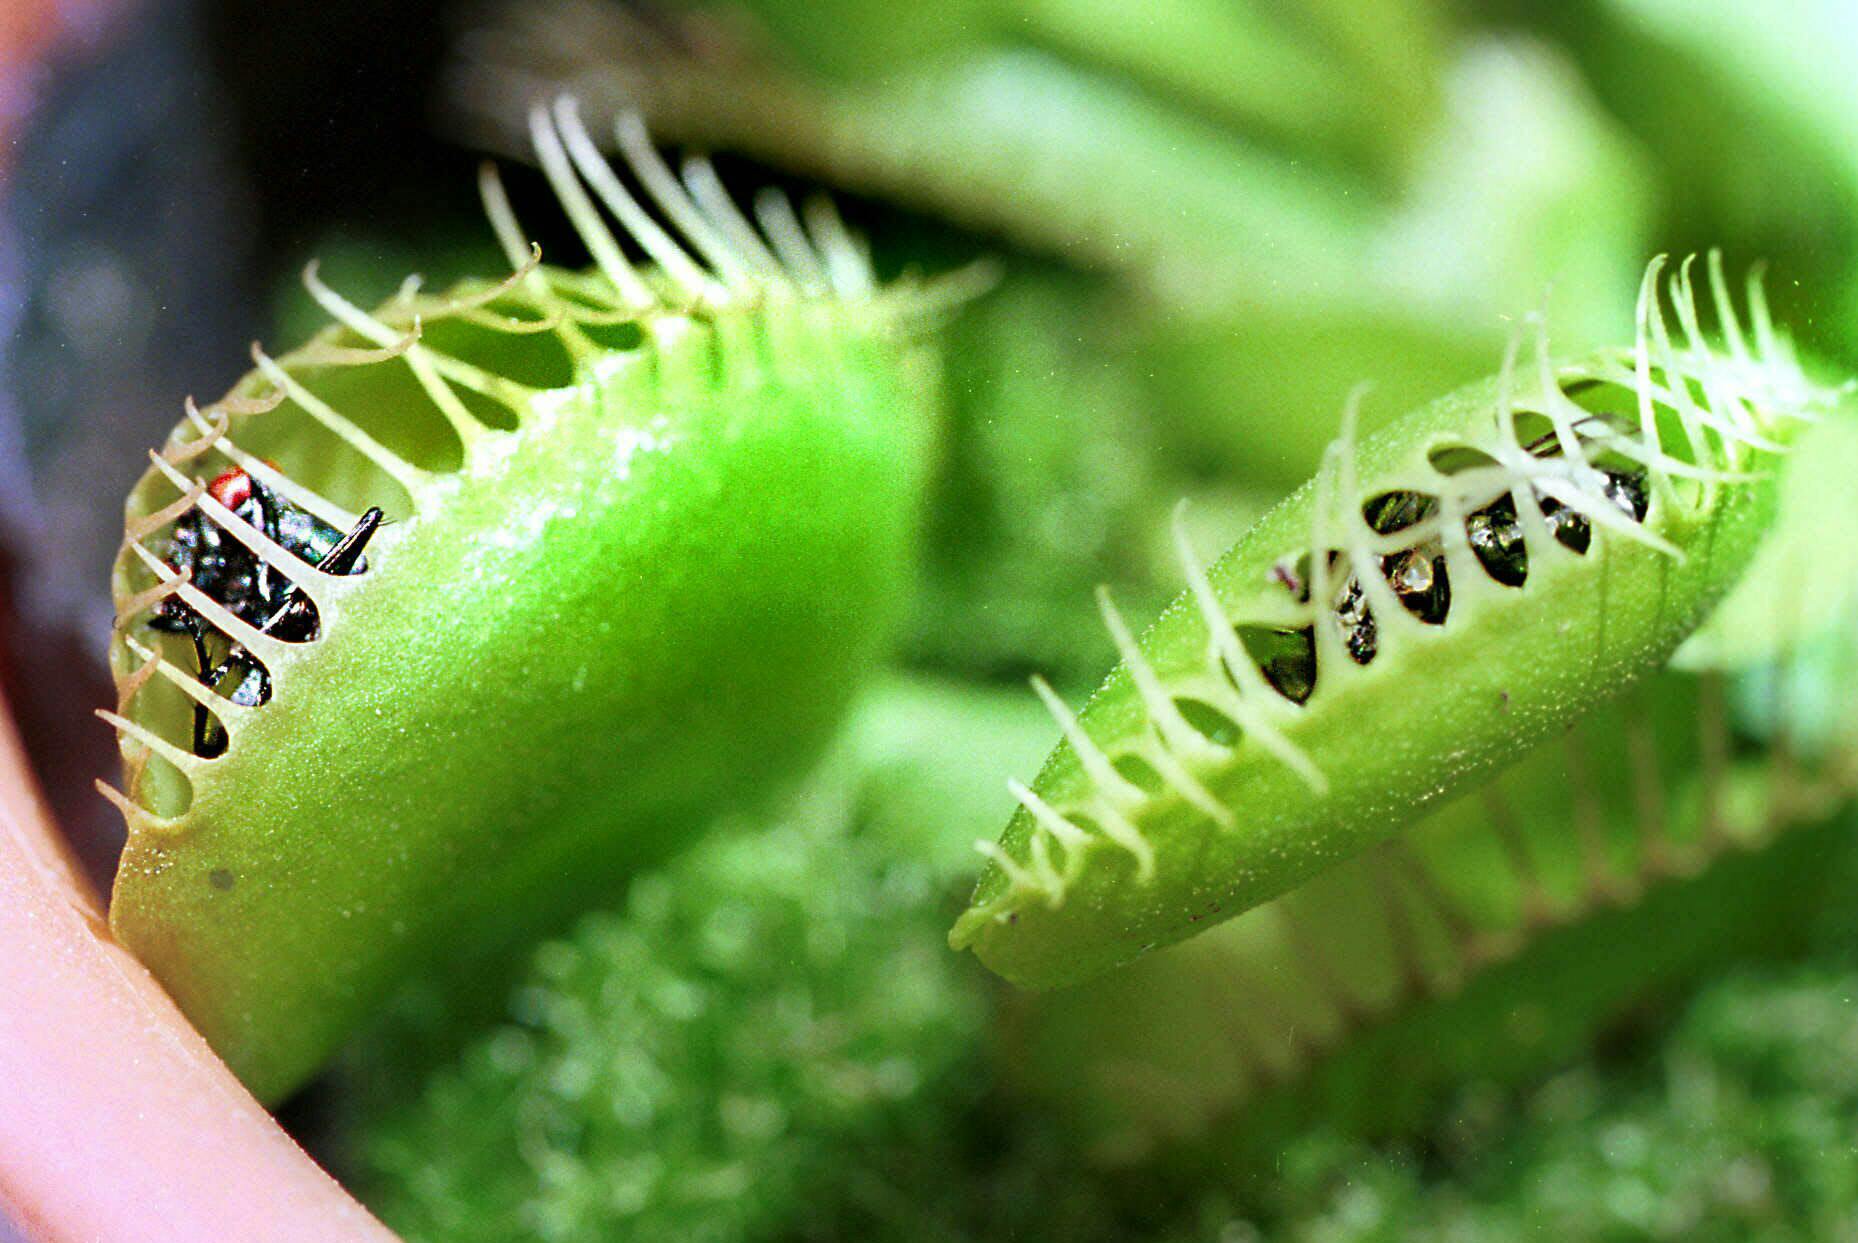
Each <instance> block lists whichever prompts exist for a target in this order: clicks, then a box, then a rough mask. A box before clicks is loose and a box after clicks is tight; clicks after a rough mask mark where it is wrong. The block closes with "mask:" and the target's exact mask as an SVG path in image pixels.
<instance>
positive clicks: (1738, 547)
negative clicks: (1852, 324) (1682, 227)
mask: <svg viewBox="0 0 1858 1243" xmlns="http://www.w3.org/2000/svg"><path fill="white" fill-rule="evenodd" d="M1661 269H1662V265H1661V264H1660V263H1658V262H1654V263H1653V264H1652V265H1651V267H1650V269H1649V270H1648V271H1647V273H1646V277H1645V281H1644V283H1643V286H1642V289H1641V292H1640V297H1639V306H1638V316H1637V318H1638V333H1637V341H1636V343H1635V344H1634V345H1633V346H1632V347H1630V348H1624V349H1609V350H1602V351H1599V352H1596V353H1594V354H1591V355H1588V356H1586V357H1583V358H1579V359H1574V360H1569V361H1563V362H1560V363H1557V362H1555V361H1554V360H1553V359H1552V358H1551V357H1550V355H1549V353H1548V346H1547V341H1546V334H1545V333H1543V332H1538V333H1537V341H1536V349H1535V350H1534V358H1533V359H1532V360H1529V361H1528V362H1526V363H1524V364H1523V365H1521V366H1518V365H1517V360H1516V350H1515V348H1514V347H1512V350H1511V352H1510V354H1509V355H1508V356H1507V357H1506V359H1505V362H1504V366H1503V369H1502V371H1501V372H1500V373H1499V374H1498V375H1497V376H1496V377H1495V378H1493V379H1492V380H1490V381H1487V382H1486V383H1484V384H1481V385H1477V386H1473V387H1472V388H1469V389H1465V390H1462V391H1461V392H1458V393H1455V394H1453V395H1451V396H1449V397H1446V398H1443V399H1441V400H1440V401H1438V402H1435V403H1434V404H1432V405H1430V406H1427V407H1425V408H1423V409H1421V410H1419V411H1416V412H1414V413H1413V414H1411V415H1409V416H1407V417H1406V418H1404V419H1402V420H1401V421H1399V422H1397V423H1395V424H1393V425H1391V426H1389V427H1388V428H1386V429H1384V430H1383V431H1382V432H1380V433H1378V434H1376V435H1374V436H1372V437H1368V438H1366V439H1364V440H1361V441H1359V442H1357V439H1356V437H1355V435H1354V433H1353V430H1352V429H1353V414H1352V411H1351V413H1350V415H1349V416H1348V417H1347V418H1345V422H1344V431H1343V434H1342V436H1341V437H1340V438H1339V439H1338V440H1337V442H1336V443H1335V444H1334V445H1333V446H1332V447H1331V449H1330V451H1329V452H1328V453H1327V454H1326V455H1325V460H1324V465H1323V469H1322V470H1321V472H1320V473H1319V474H1318V475H1317V477H1316V479H1315V480H1313V481H1312V482H1311V483H1310V484H1308V485H1306V486H1305V487H1304V488H1303V489H1301V490H1300V491H1299V492H1297V493H1296V494H1294V495H1293V496H1292V497H1290V498H1289V499H1288V500H1286V501H1285V502H1284V503H1283V504H1282V505H1281V506H1279V507H1278V508H1277V509H1276V510H1274V511H1273V512H1271V513H1270V514H1268V515H1266V516H1265V517H1264V518H1263V519H1262V520H1261V521H1260V522H1259V523H1258V524H1257V525H1256V526H1255V527H1254V528H1253V529H1252V530H1251V531H1250V532H1248V533H1247V535H1246V536H1245V537H1244V538H1243V539H1241V540H1240V542H1239V543H1238V544H1237V545H1236V546H1235V547H1234V548H1233V549H1232V550H1231V551H1230V552H1228V553H1227V554H1226V555H1225V556H1224V557H1222V558H1221V559H1220V560H1219V562H1218V563H1217V564H1216V565H1214V566H1213V567H1212V568H1211V569H1210V570H1208V569H1205V568H1203V567H1202V566H1201V565H1200V563H1199V561H1198V560H1197V558H1196V557H1195V556H1194V553H1193V550H1192V549H1191V548H1188V547H1186V546H1185V544H1183V547H1182V561H1183V566H1184V569H1185V573H1186V577H1187V580H1188V584H1189V589H1188V591H1187V592H1186V593H1185V594H1184V595H1183V596H1181V597H1180V598H1179V599H1177V600H1176V602H1175V603H1174V604H1173V605H1172V606H1171V607H1170V608H1169V609H1168V610H1167V611H1166V612H1164V613H1163V614H1162V616H1161V618H1160V619H1159V620H1158V621H1157V622H1156V623H1155V624H1154V626H1152V627H1151V628H1150V629H1149V630H1148V632H1147V633H1146V634H1144V635H1143V636H1142V638H1141V639H1140V640H1139V641H1138V640H1137V639H1136V638H1135V637H1134V635H1133V633H1132V632H1131V631H1130V629H1129V627H1128V625H1127V624H1126V622H1125V621H1124V620H1123V619H1122V617H1121V616H1120V614H1119V613H1118V612H1117V610H1116V608H1115V606H1114V604H1113V603H1112V602H1111V601H1110V600H1109V599H1108V597H1107V596H1104V597H1103V599H1102V601H1101V603H1102V609H1103V613H1104V618H1105V622H1106V624H1107V626H1108V628H1109V630H1110V633H1111V635H1112V636H1113V638H1114V639H1115V641H1116V643H1117V646H1118V648H1119V649H1120V651H1121V654H1122V657H1123V661H1122V664H1121V666H1119V668H1118V669H1117V670H1116V671H1115V672H1114V673H1113V674H1112V675H1111V677H1110V678H1109V680H1108V681H1107V682H1106V683H1105V684H1104V685H1103V687H1102V688H1101V689H1099V691H1098V692H1097V694H1096V695H1095V696H1094V697H1093V698H1092V700H1091V702H1090V704H1089V705H1088V706H1087V707H1086V708H1085V709H1084V711H1083V712H1082V713H1081V714H1078V715H1075V716H1074V715H1073V714H1072V713H1071V711H1070V710H1069V709H1068V708H1067V707H1065V706H1064V705H1063V704H1062V703H1061V702H1059V701H1058V700H1057V698H1056V697H1055V696H1052V695H1050V694H1049V693H1044V697H1045V698H1046V699H1047V702H1048V703H1049V704H1050V706H1051V708H1052V711H1053V714H1054V716H1055V717H1056V719H1057V721H1058V723H1059V725H1060V728H1061V730H1062V732H1063V734H1064V738H1065V740H1064V742H1063V743H1061V744H1060V746H1059V747H1058V749H1057V750H1056V751H1055V752H1054V753H1053V755H1052V757H1051V759H1050V760H1049V761H1048V762H1047V764H1046V766H1045V768H1044V770H1043V772H1041V774H1040V775H1039V778H1038V780H1037V781H1036V782H1035V783H1033V785H1032V786H1030V787H1029V788H1024V787H1022V788H1019V789H1018V790H1017V793H1018V795H1019V798H1020V801H1021V804H1022V806H1021V808H1020V810H1019V811H1018V812H1017V813H1016V815H1015V816H1014V818H1013V820H1012V822H1011V824H1010V825H1009V826H1008V829H1007V831H1006V834H1005V836H1004V837H1003V838H1002V840H1001V842H1000V843H998V844H995V843H992V842H983V843H981V848H982V850H983V852H984V853H985V854H986V855H987V856H988V858H989V860H990V863H989V866H988V868H987V870H986V872H985V873H984V875H983V876H982V878H981V882H980V884H979V887H978V888H977V890H976V892H975V895H974V899H973V902H972V904H971V906H970V908H969V909H968V911H966V912H965V913H964V914H963V915H962V917H961V919H960V920H959V921H958V922H957V923H956V925H955V928H954V931H953V932H952V933H951V941H952V943H953V944H955V945H956V946H957V947H967V946H972V947H974V948H975V949H976V950H977V952H978V953H979V954H980V955H981V957H982V959H983V961H985V962H987V964H988V965H989V966H991V967H993V968H994V969H995V970H996V971H999V972H1000V973H1001V974H1003V975H1005V976H1006V977H1007V978H1009V979H1011V980H1013V981H1015V982H1017V983H1021V984H1027V985H1036V986H1052V985H1057V984H1064V983H1071V982H1075V981H1078V980H1082V979H1085V978H1088V977H1089V976H1091V975H1094V974H1097V973H1098V972H1101V971H1103V970H1105V969H1107V968H1108V967H1111V966H1113V965H1115V964H1117V963H1119V962H1123V961H1127V960H1128V959H1130V958H1133V957H1135V956H1137V955H1138V954H1140V953H1142V952H1144V951H1145V950H1148V949H1152V948H1154V947H1156V946H1158V945H1163V944H1167V943H1170V942H1173V941H1178V940H1182V939H1184V938H1186V937H1188V936H1191V935H1193V934H1194V933H1195V932H1197V931H1201V930H1203V929H1204V928H1205V927H1207V926H1209V925H1210V924H1212V923H1216V922H1218V921H1219V920H1221V919H1225V918H1230V917H1231V916H1233V915H1235V914H1237V913H1239V912H1240V911H1243V910H1245V909H1246V908H1248V907H1251V906H1254V905H1256V904H1258V903H1259V902H1262V901H1265V900H1268V899H1270V898H1272V897H1275V896H1277V895H1278V894H1280V893H1283V892H1285V891H1287V890H1289V889H1291V888H1293V887H1295V886H1296V885H1297V884H1299V883H1300V882H1302V881H1303V880H1306V879H1307V878H1309V877H1310V876H1313V875H1314V874H1316V873H1317V872H1319V871H1322V870H1323V869H1325V868H1326V867H1328V866H1330V865H1332V864H1333V863H1335V862H1336V861H1338V860H1340V859H1343V858H1346V857H1348V856H1350V855H1353V854H1355V853H1358V852H1359V851H1360V850H1362V849H1364V848H1365V847H1367V846H1369V845H1371V844H1372V843H1373V842H1375V841H1377V840H1380V839H1382V838H1385V837H1387V836H1388V835H1390V834H1392V833H1393V832H1395V831H1396V830H1397V829H1398V828H1399V827H1400V826H1401V825H1403V824H1405V823H1407V822H1408V821H1410V820H1412V819H1413V818H1414V817H1415V816H1417V815H1418V814H1419V813H1420V812H1422V811H1423V810H1424V809H1425V808H1427V807H1428V806H1430V805H1432V804H1434V803H1436V802H1438V801H1439V800H1441V799H1442V798H1443V797H1445V796H1446V795H1447V794H1449V793H1450V792H1452V791H1453V790H1455V789H1462V788H1466V787H1467V786H1469V785H1470V784H1471V783H1472V782H1473V781H1474V780H1476V779H1477V778H1478V777H1480V776H1483V775H1485V774H1488V773H1490V772H1492V771H1494V770H1495V769H1496V768H1497V767H1498V766H1500V765H1502V764H1504V763H1507V762H1509V761H1510V760H1512V759H1514V758H1515V757H1516V756H1518V755H1520V754H1522V753H1523V752H1524V751H1526V750H1527V749H1528V747H1529V746H1530V745H1532V744H1533V743H1535V742H1537V741H1540V740H1542V739H1545V738H1546V737H1548V736H1549V735H1550V734H1551V733H1552V732H1553V731H1554V730H1556V729H1557V728H1560V727H1562V726H1565V725H1567V724H1569V723H1571V722H1573V721H1575V720H1578V719H1579V718H1580V717H1581V716H1582V715H1584V714H1585V713H1586V712H1588V711H1590V710H1591V709H1592V708H1594V707H1596V706H1598V705H1600V704H1602V703H1604V702H1606V701H1607V700H1608V699H1610V698H1612V697H1614V696H1616V695H1617V694H1618V693H1619V692H1620V691H1621V690H1623V689H1624V688H1625V687H1627V686H1629V685H1630V684H1631V683H1632V682H1633V681H1635V680H1636V679H1638V678H1640V677H1642V676H1643V675H1645V674H1646V673H1648V672H1650V671H1652V670H1654V669H1656V668H1657V667H1658V666H1659V665H1661V664H1662V663H1663V662H1664V660H1665V659H1666V658H1667V657H1668V656H1669V655H1670V653H1671V651H1672V650H1673V649H1674V648H1675V647H1676V646H1677V644H1678V643H1679V642H1680V641H1682V640H1683V638H1684V637H1685V636H1686V635H1688V634H1689V633H1690V632H1691V631H1692V630H1693V629H1694V628H1695V627H1696V626H1697V624H1698V623H1699V622H1700V621H1701V620H1702V618H1703V617H1704V616H1705V615H1706V613H1707V612H1708V610H1709V608H1710V607H1711V606H1712V605H1713V604H1714V603H1715V601H1716V600H1717V599H1718V598H1719V597H1720V596H1721V595H1722V594H1723V593H1724V592H1725V591H1727V590H1728V588H1729V587H1730V586H1731V585H1732V584H1733V583H1734V581H1735V579H1736V577H1737V576H1738V574H1739V573H1740V572H1741V570H1742V569H1743V567H1744V566H1745V565H1746V563H1747V562H1748V560H1749V558H1750V557H1751V556H1752V555H1753V553H1754V550H1755V548H1756V547H1757V546H1758V544H1759V543H1760V540H1761V537H1762V535H1763V534H1764V532H1765V531H1766V529H1767V526H1768V523H1769V520H1770V517H1771V510H1772V507H1773V491H1774V487H1773V479H1772V476H1773V473H1774V470H1775V467H1776V465H1777V464H1778V463H1779V461H1780V456H1779V455H1780V454H1782V453H1783V452H1784V451H1785V446H1786V443H1787V442H1788V441H1790V440H1791V439H1792V438H1793V437H1794V436H1795V434H1796V433H1797V431H1798V430H1799V428H1800V427H1802V426H1804V425H1806V424H1807V423H1808V422H1810V421H1812V420H1813V419H1814V418H1816V417H1817V414H1818V412H1819V411H1820V410H1822V409H1823V408H1825V407H1826V406H1828V405H1829V404H1830V403H1831V401H1832V400H1833V397H1834V394H1833V393H1832V392H1831V391H1829V390H1826V389H1822V388H1819V387H1817V386H1815V385H1814V384H1812V383H1811V382H1810V381H1809V380H1808V379H1807V378H1806V376H1805V375H1804V373H1803V372H1802V371H1801V369H1800V367H1799V364H1798V363H1797V361H1796V360H1795V358H1794V356H1793V354H1792V351H1791V348H1790V347H1789V346H1788V345H1787V343H1786V342H1785V341H1784V339H1783V338H1781V337H1780V336H1779V334H1778V333H1777V332H1776V331H1775V329H1774V327H1773V325H1772V323H1771V322H1770V320H1769V317H1768V314H1767V309H1766V304H1765V301H1764V299H1763V296H1762V294H1761V291H1760V288H1759V285H1758V284H1754V283H1752V284H1751V289H1750V307H1749V314H1750V319H1751V325H1752V328H1751V329H1750V330H1744V328H1743V327H1742V325H1741V323H1740V321H1739V319H1738V317H1737V315H1736V313H1735V311H1734V309H1733V307H1732V305H1731V303H1730V299H1729V295H1728V290H1727V286H1726V282H1725V280H1724V278H1723V274H1722V270H1721V265H1720V261H1719V260H1718V259H1717V258H1716V257H1714V256H1712V258H1711V262H1710V264H1709V269H1708V278H1709V287H1710V293H1711V295H1712V301H1713V302H1714V304H1715V312H1716V316H1717V320H1718V323H1719V330H1720V334H1721V338H1722V339H1721V344H1720V345H1713V344H1711V343H1710V342H1708V341H1707V340H1706V339H1705V337H1704V332H1703V327H1702V324H1701V322H1700V319H1699V312H1698V308H1697V302H1696V297H1695V288H1694V281H1693V272H1692V265H1691V264H1690V263H1688V262H1686V263H1685V264H1683V265H1681V266H1680V267H1679V269H1678V270H1677V271H1676V272H1675V273H1674V274H1673V275H1672V277H1671V280H1670V289H1669V296H1670V303H1671V313H1672V314H1674V315H1675V318H1676V325H1675V327H1673V325H1672V324H1671V323H1670V322H1669V320H1668V318H1667V313H1666V310H1665V306H1664V297H1663V295H1662V293H1661V287H1660V281H1659V278H1660V274H1661Z"/></svg>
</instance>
